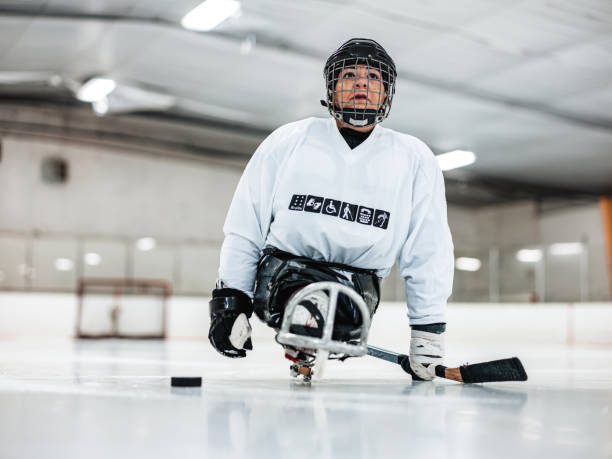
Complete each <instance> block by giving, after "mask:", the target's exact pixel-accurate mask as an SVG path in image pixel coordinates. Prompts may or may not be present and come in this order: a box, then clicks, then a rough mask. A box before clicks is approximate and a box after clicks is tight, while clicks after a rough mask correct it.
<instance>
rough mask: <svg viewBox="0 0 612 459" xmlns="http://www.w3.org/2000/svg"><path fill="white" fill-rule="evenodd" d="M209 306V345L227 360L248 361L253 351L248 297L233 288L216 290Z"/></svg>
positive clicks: (251, 304) (250, 307) (250, 306)
mask: <svg viewBox="0 0 612 459" xmlns="http://www.w3.org/2000/svg"><path fill="white" fill-rule="evenodd" d="M208 304H209V306H210V330H209V331H208V339H209V341H210V344H212V345H213V347H214V348H215V349H216V350H217V351H218V352H219V353H221V354H223V355H224V356H226V357H233V358H235V357H246V350H249V351H250V350H252V349H253V344H252V343H251V324H250V323H249V317H251V315H252V314H253V303H252V302H251V299H250V298H249V297H248V295H247V294H246V293H244V292H242V291H240V290H236V289H233V288H217V289H215V290H213V292H212V299H211V300H210V302H209V303H208Z"/></svg>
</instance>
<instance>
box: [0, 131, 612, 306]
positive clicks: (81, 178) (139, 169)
mask: <svg viewBox="0 0 612 459" xmlns="http://www.w3.org/2000/svg"><path fill="white" fill-rule="evenodd" d="M2 147H3V155H2V160H1V162H0V232H6V231H13V232H25V233H26V234H36V233H40V234H41V236H40V237H39V238H38V239H37V241H35V242H36V244H35V248H36V250H38V252H40V253H44V254H47V255H48V256H55V254H61V253H62V252H65V253H69V254H72V255H71V256H73V257H75V256H79V254H80V252H79V251H80V250H81V251H82V250H86V249H87V248H88V247H94V248H96V250H107V252H106V253H107V257H110V258H112V257H114V258H116V259H119V258H120V257H121V256H122V255H121V254H126V253H127V255H125V257H127V258H128V259H129V260H128V261H129V262H130V263H131V266H128V267H125V266H123V267H122V268H121V269H118V270H117V271H120V272H121V273H123V272H128V273H129V274H130V275H140V276H143V277H147V276H149V277H160V276H161V277H168V276H171V277H172V279H173V280H174V281H175V283H176V284H180V283H183V284H185V283H186V284H185V285H182V284H181V285H179V286H180V287H184V290H183V291H186V292H194V293H198V292H204V291H208V289H209V288H210V286H211V285H212V284H213V282H214V279H215V277H216V266H217V264H218V249H219V246H220V244H221V241H222V223H223V220H224V217H225V213H226V211H227V207H228V205H229V203H230V201H231V198H232V195H233V192H234V189H235V186H236V184H237V182H238V180H239V177H240V174H241V167H237V166H235V167H231V166H225V165H219V164H217V163H215V162H212V161H210V160H205V159H196V158H193V159H187V158H182V159H181V158H176V157H161V156H159V154H146V153H143V152H140V153H135V152H133V151H125V150H121V149H119V148H111V147H102V146H91V145H89V144H79V143H74V142H67V141H61V140H49V139H47V140H38V139H36V138H24V137H13V136H7V137H4V138H3V139H2ZM47 156H59V157H61V158H65V159H66V160H68V161H69V164H70V170H69V180H68V183H67V184H65V185H50V184H45V183H43V182H42V181H41V179H40V163H41V161H42V159H43V158H44V157H47ZM448 215H449V224H450V227H451V230H452V233H453V238H454V243H455V253H456V256H473V257H478V258H479V259H481V260H482V262H483V265H482V268H481V269H480V271H478V272H476V273H471V272H459V271H457V272H456V278H455V290H454V295H453V297H452V299H453V300H455V301H485V302H486V301H490V299H491V297H490V286H491V282H490V280H491V279H490V278H491V268H492V266H490V264H489V255H490V254H489V248H490V247H501V251H500V259H499V264H500V266H501V267H502V269H503V272H504V275H503V276H502V277H501V278H500V279H499V282H498V288H499V291H500V300H502V301H529V300H530V299H534V292H536V291H538V288H537V285H536V284H537V281H538V279H537V272H536V271H537V269H536V268H537V267H536V266H534V265H526V264H524V263H520V262H518V261H516V258H515V254H516V250H517V249H518V248H521V247H525V246H530V245H539V244H548V243H552V242H561V241H564V242H565V241H581V240H583V241H586V242H587V243H588V244H589V248H590V251H589V253H588V257H587V260H586V263H587V267H588V273H589V279H588V296H587V298H588V299H590V300H609V299H610V288H609V285H608V280H607V279H608V278H607V272H608V267H607V265H606V260H605V255H604V251H603V250H602V248H603V231H602V224H601V217H600V215H599V209H598V206H597V204H596V203H592V204H586V205H583V206H577V207H564V208H560V209H558V210H551V211H546V212H543V211H542V209H541V208H540V207H539V206H538V205H537V204H536V203H534V202H519V203H512V204H507V205H502V206H494V207H486V208H482V209H467V208H464V207H457V206H449V209H448ZM74 235H80V236H83V235H85V236H87V237H88V239H87V240H85V241H82V243H81V246H78V245H76V246H75V244H74V243H73V242H74V241H73V242H70V240H66V237H68V238H70V237H72V236H74ZM142 236H153V237H155V238H157V239H159V240H160V245H159V246H158V248H157V249H156V251H154V252H150V253H148V254H146V255H145V254H142V253H139V252H135V251H133V247H132V245H131V244H133V241H132V240H133V239H134V238H138V237H142ZM104 238H114V239H113V240H106V239H104ZM117 238H118V239H121V240H120V241H117ZM1 239H2V240H0V252H1V253H2V257H0V271H4V273H5V274H4V276H3V277H4V282H5V284H6V283H7V282H9V281H10V282H11V284H10V285H19V282H21V281H22V276H21V274H19V273H17V271H16V270H15V263H13V262H12V261H10V263H9V262H8V261H7V260H14V259H20V258H21V259H23V257H24V256H28V254H27V253H26V252H27V251H28V250H29V249H28V248H27V247H26V246H25V245H24V244H23V243H22V242H20V240H19V239H18V238H15V237H13V236H10V235H9V236H6V235H5V236H4V237H3V238H1ZM123 240H125V241H123ZM164 241H165V242H166V243H167V245H166V246H164ZM175 243H179V244H181V247H180V248H178V249H176V250H173V249H172V248H171V247H170V245H171V244H175ZM38 252H37V253H38ZM177 253H178V255H177ZM33 258H34V260H32V262H33V263H35V262H36V257H33ZM177 259H178V260H179V261H178V262H175V263H174V265H175V266H174V267H171V266H170V265H169V260H177ZM3 260H4V261H3ZM580 262H581V261H580V260H579V259H577V258H576V259H570V258H566V259H564V260H563V261H562V262H560V263H557V264H555V263H554V262H553V261H550V260H548V261H547V262H546V263H547V266H546V269H549V270H551V272H555V273H556V274H555V276H548V278H547V279H545V281H544V283H545V291H546V299H549V300H555V301H567V300H573V299H576V298H577V297H576V295H578V294H579V292H578V291H579V290H580V286H579V285H578V284H579V276H580V267H579V263H580ZM3 263H8V264H10V266H3ZM45 263H46V261H45ZM42 264H44V263H42V262H41V265H42ZM124 264H125V263H124ZM45 266H46V265H45ZM9 270H10V272H9ZM130 270H131V271H130ZM37 271H38V276H37V277H36V279H33V280H32V282H30V286H32V287H36V288H39V289H43V290H44V289H47V288H48V286H49V285H51V284H52V285H59V286H61V287H62V288H64V289H70V288H72V286H73V285H74V284H75V276H76V275H81V274H90V275H105V276H110V275H112V272H104V273H102V272H101V271H100V270H98V271H96V270H95V269H93V268H91V269H90V272H81V273H72V275H70V274H66V273H63V274H58V273H57V272H56V271H55V270H54V269H53V268H52V267H50V266H47V268H46V271H45V269H43V267H42V266H40V267H38V270H37ZM177 279H178V280H177ZM0 285H2V279H0ZM204 286H206V287H204ZM577 292H578V293H577ZM403 297H404V294H403V281H402V280H401V279H398V277H397V271H396V270H395V269H394V270H393V271H392V273H391V275H390V276H389V277H388V278H387V279H386V281H385V283H384V292H383V298H384V299H386V300H401V299H403Z"/></svg>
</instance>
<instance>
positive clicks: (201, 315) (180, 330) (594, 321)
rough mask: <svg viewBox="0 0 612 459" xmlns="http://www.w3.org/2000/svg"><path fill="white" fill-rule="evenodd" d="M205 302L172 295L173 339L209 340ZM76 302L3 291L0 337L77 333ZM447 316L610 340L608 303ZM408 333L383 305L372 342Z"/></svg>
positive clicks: (509, 337)
mask: <svg viewBox="0 0 612 459" xmlns="http://www.w3.org/2000/svg"><path fill="white" fill-rule="evenodd" d="M207 301H208V298H204V297H183V296H176V297H173V298H172V299H171V301H170V303H169V307H168V312H167V319H168V336H169V338H171V339H206V336H207V333H208V327H209V325H210V323H209V317H208V307H207ZM76 307H77V302H76V297H75V295H71V294H67V293H56V294H34V293H0V339H15V338H19V339H20V338H25V337H36V338H64V339H66V338H70V337H72V336H74V332H75V323H76ZM447 316H448V323H449V324H451V326H449V329H448V333H447V335H448V336H447V343H452V342H474V343H483V342H489V341H492V340H495V341H496V342H508V343H519V344H520V345H521V346H523V345H524V344H526V343H534V344H536V343H537V344H546V343H547V344H608V345H609V344H612V336H611V335H610V332H609V331H610V329H612V304H610V303H588V304H579V303H578V304H570V303H553V304H545V305H544V304H542V305H528V304H504V305H500V304H487V303H483V304H466V303H455V304H452V305H450V306H449V307H448V314H447ZM251 323H252V325H253V329H254V342H255V343H257V341H258V340H259V339H260V337H265V339H269V338H271V337H272V336H273V331H272V330H270V329H268V328H267V327H266V326H265V325H263V324H262V323H261V322H259V320H257V318H255V317H253V319H252V320H251ZM409 334H410V328H409V325H408V319H407V318H406V306H405V305H404V304H403V303H400V302H386V303H383V304H381V306H380V307H379V308H378V312H377V313H376V316H375V317H374V321H373V325H372V330H371V333H370V342H372V343H373V344H379V345H383V344H385V343H402V342H404V343H406V344H407V343H408V338H407V337H408V336H409ZM255 345H257V344H255Z"/></svg>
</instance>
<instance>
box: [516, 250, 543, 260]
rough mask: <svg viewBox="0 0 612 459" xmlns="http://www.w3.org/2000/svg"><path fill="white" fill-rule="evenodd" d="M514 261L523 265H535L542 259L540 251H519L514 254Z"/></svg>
mask: <svg viewBox="0 0 612 459" xmlns="http://www.w3.org/2000/svg"><path fill="white" fill-rule="evenodd" d="M516 259H517V260H518V261H522V262H523V263H537V262H538V261H540V260H541V259H542V251H541V250H540V249H521V250H519V251H518V252H516Z"/></svg>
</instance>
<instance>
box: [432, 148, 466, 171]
mask: <svg viewBox="0 0 612 459" xmlns="http://www.w3.org/2000/svg"><path fill="white" fill-rule="evenodd" d="M436 160H437V161H438V165H439V166H440V169H442V170H443V171H449V170H451V169H457V168H458V167H465V166H469V165H470V164H472V163H473V162H474V161H476V155H475V154H474V153H473V152H471V151H465V150H454V151H449V152H448V153H442V154H441V155H436Z"/></svg>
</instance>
